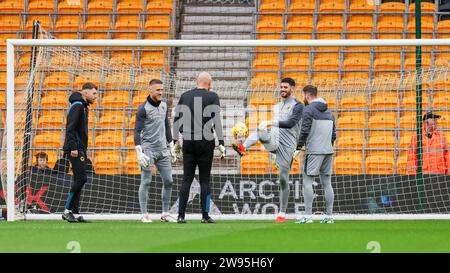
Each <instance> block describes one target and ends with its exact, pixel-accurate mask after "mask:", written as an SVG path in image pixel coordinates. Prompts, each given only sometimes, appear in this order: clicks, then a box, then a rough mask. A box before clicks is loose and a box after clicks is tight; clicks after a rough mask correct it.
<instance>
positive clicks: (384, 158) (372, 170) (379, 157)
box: [366, 153, 394, 174]
mask: <svg viewBox="0 0 450 273" xmlns="http://www.w3.org/2000/svg"><path fill="white" fill-rule="evenodd" d="M393 173H394V157H393V156H391V155H389V154H388V153H385V154H375V155H370V156H368V157H366V174H393Z"/></svg>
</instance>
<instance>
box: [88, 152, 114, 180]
mask: <svg viewBox="0 0 450 273" xmlns="http://www.w3.org/2000/svg"><path fill="white" fill-rule="evenodd" d="M93 163H94V169H95V173H96V174H109V175H117V174H119V173H120V171H119V169H120V168H119V166H120V165H119V164H120V155H119V151H117V150H102V151H98V152H96V153H95V156H94V162H93Z"/></svg>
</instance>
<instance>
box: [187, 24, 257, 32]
mask: <svg viewBox="0 0 450 273" xmlns="http://www.w3.org/2000/svg"><path fill="white" fill-rule="evenodd" d="M252 31H253V26H252V25H211V24H205V25H204V24H201V25H198V24H195V25H187V24H185V25H183V29H182V32H203V33H208V32H221V33H228V32H238V33H251V32H252Z"/></svg>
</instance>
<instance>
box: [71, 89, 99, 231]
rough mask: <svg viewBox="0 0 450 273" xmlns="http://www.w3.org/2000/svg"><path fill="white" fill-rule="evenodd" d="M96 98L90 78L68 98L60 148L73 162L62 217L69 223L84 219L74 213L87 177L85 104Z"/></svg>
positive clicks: (86, 112)
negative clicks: (70, 184)
mask: <svg viewBox="0 0 450 273" xmlns="http://www.w3.org/2000/svg"><path fill="white" fill-rule="evenodd" d="M96 99H97V86H96V85H95V84H93V83H90V82H88V83H85V84H84V85H83V87H82V90H81V92H78V91H76V92H74V93H73V94H72V95H71V96H70V98H69V102H70V108H69V110H68V111H67V125H66V126H67V127H66V137H65V141H64V147H63V151H64V156H67V157H68V158H69V161H70V163H71V164H72V171H73V183H72V186H71V188H70V192H69V197H68V198H67V202H66V209H65V210H64V214H63V215H62V218H63V220H66V221H68V222H71V223H73V222H86V220H84V219H83V217H81V216H79V217H77V218H75V216H74V214H78V213H79V212H80V195H81V190H82V188H83V186H84V184H85V183H86V181H87V175H86V169H87V145H88V124H89V123H88V120H89V110H88V106H89V104H92V103H94V102H95V100H96Z"/></svg>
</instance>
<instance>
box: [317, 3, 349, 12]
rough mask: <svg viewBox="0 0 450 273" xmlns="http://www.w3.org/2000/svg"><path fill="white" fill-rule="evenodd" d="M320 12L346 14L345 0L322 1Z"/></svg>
mask: <svg viewBox="0 0 450 273" xmlns="http://www.w3.org/2000/svg"><path fill="white" fill-rule="evenodd" d="M319 11H320V12H344V11H345V1H344V0H321V1H320V5H319Z"/></svg>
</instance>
